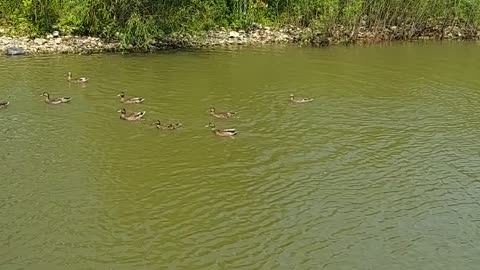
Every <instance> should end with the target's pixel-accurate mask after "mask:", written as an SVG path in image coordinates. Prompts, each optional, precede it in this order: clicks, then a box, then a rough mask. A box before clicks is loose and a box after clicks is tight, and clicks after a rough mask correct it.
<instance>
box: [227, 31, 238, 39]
mask: <svg viewBox="0 0 480 270" xmlns="http://www.w3.org/2000/svg"><path fill="white" fill-rule="evenodd" d="M239 36H240V33H238V32H237V31H230V33H228V37H229V38H237V37H239Z"/></svg>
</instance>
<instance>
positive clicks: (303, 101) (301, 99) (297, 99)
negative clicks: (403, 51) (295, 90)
mask: <svg viewBox="0 0 480 270" xmlns="http://www.w3.org/2000/svg"><path fill="white" fill-rule="evenodd" d="M290 101H291V102H294V103H307V102H311V101H313V98H295V96H294V95H293V94H290Z"/></svg>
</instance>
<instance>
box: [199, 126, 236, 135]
mask: <svg viewBox="0 0 480 270" xmlns="http://www.w3.org/2000/svg"><path fill="white" fill-rule="evenodd" d="M205 127H209V128H210V129H211V130H212V132H213V134H215V135H217V136H220V137H231V136H235V135H237V131H236V130H235V129H234V128H227V129H217V128H215V124H213V123H209V124H208V125H206V126H205Z"/></svg>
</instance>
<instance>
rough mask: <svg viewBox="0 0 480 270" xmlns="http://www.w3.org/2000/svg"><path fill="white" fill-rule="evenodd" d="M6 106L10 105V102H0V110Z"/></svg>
mask: <svg viewBox="0 0 480 270" xmlns="http://www.w3.org/2000/svg"><path fill="white" fill-rule="evenodd" d="M8 104H10V102H8V101H0V109H5V108H7V107H8Z"/></svg>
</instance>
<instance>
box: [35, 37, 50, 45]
mask: <svg viewBox="0 0 480 270" xmlns="http://www.w3.org/2000/svg"><path fill="white" fill-rule="evenodd" d="M33 42H34V43H35V44H37V45H43V44H45V43H46V42H47V41H46V40H45V39H43V38H36V39H34V40H33Z"/></svg>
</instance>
